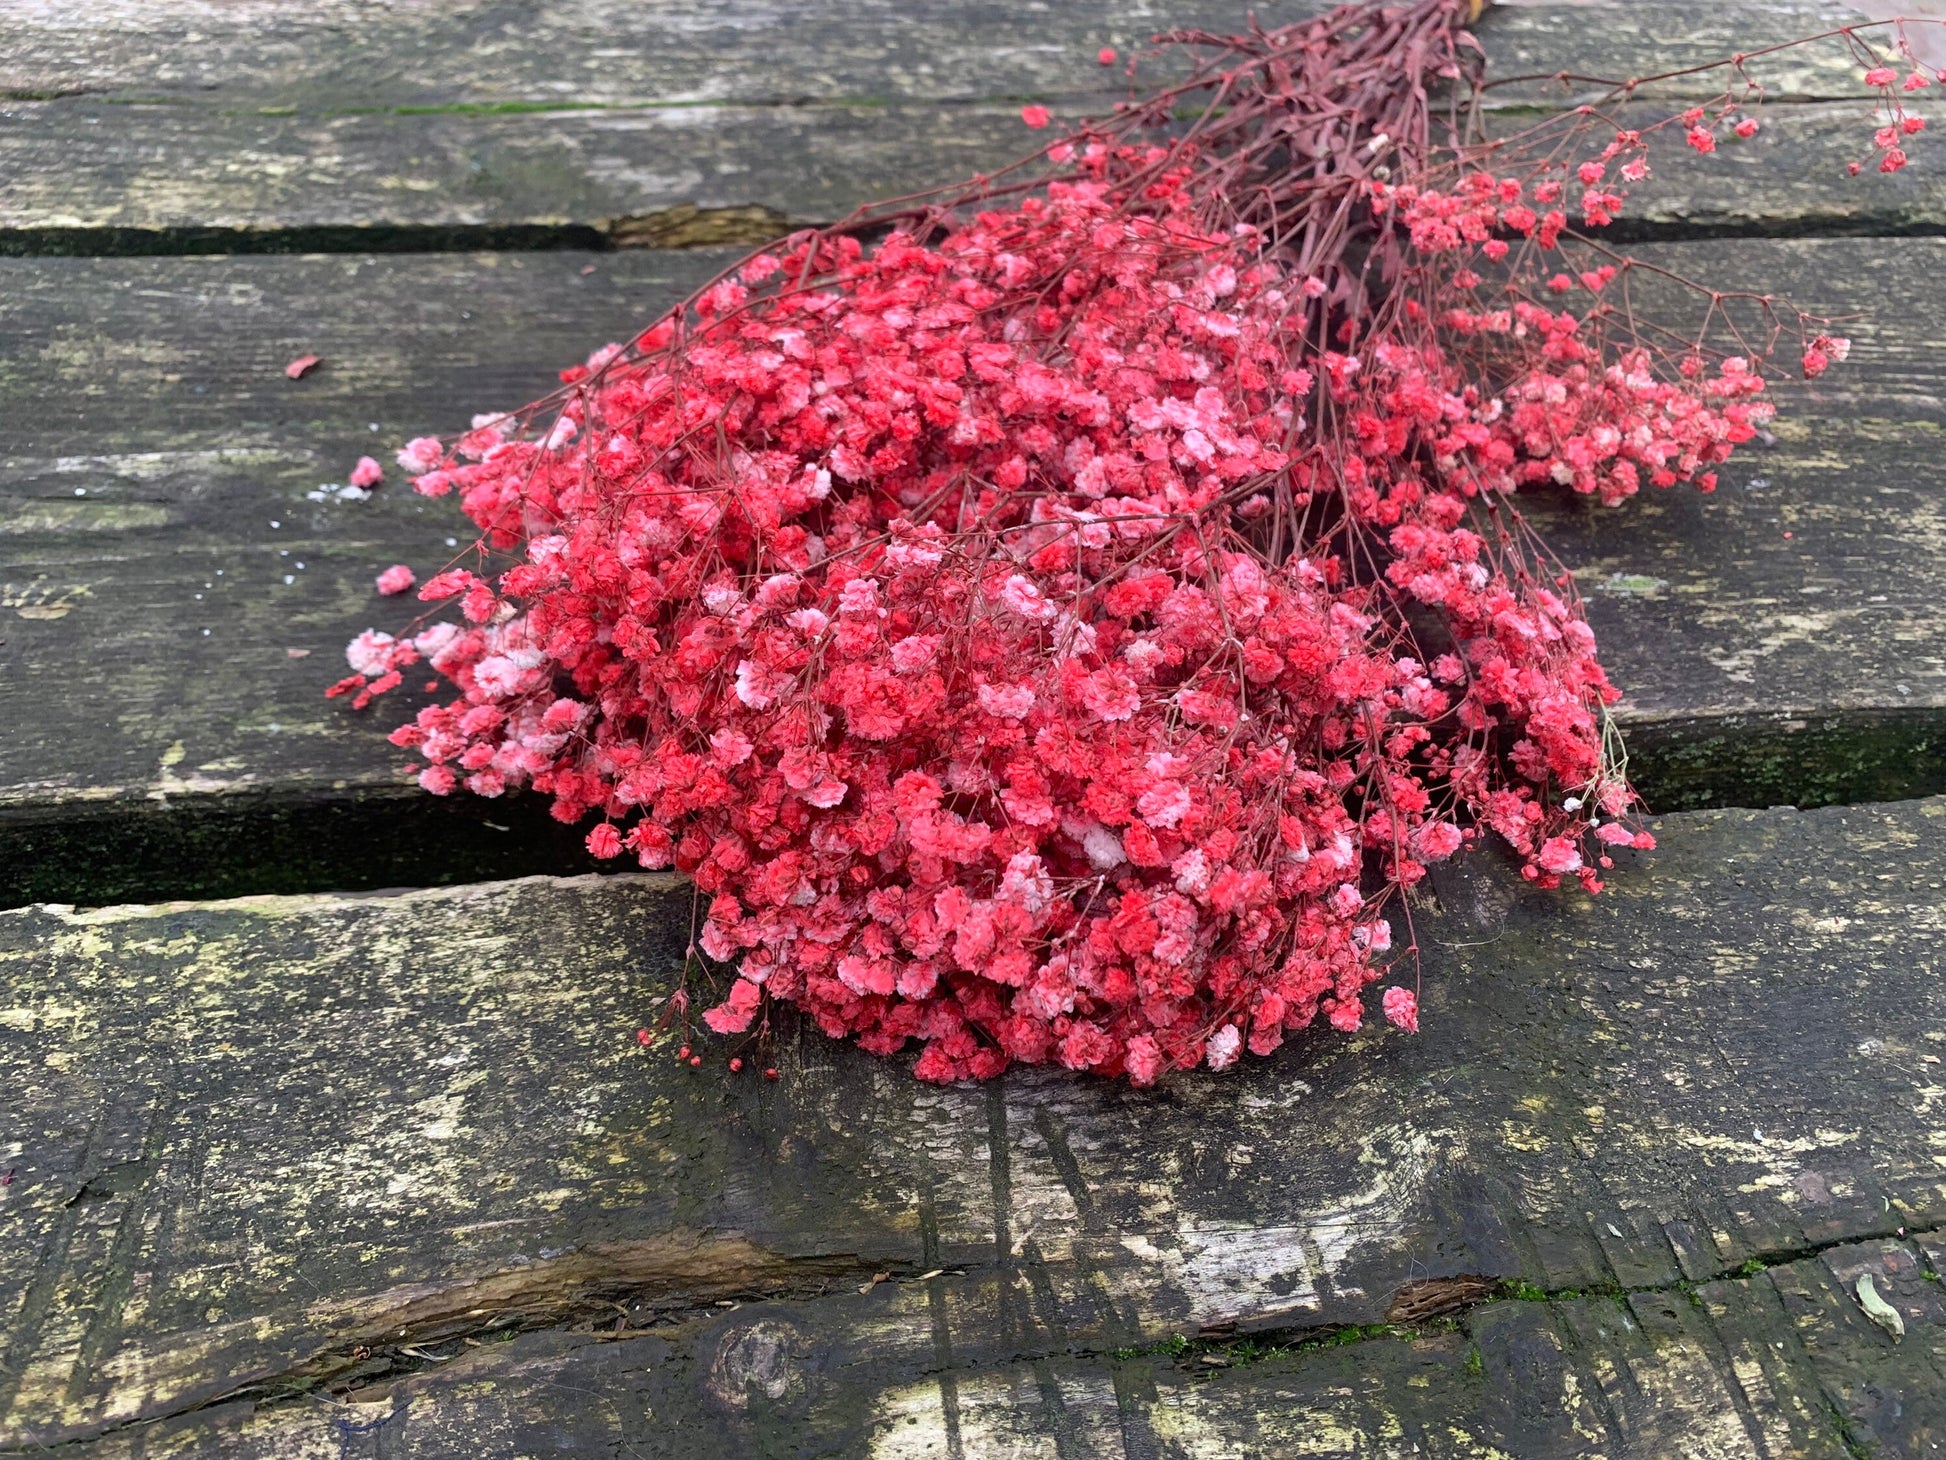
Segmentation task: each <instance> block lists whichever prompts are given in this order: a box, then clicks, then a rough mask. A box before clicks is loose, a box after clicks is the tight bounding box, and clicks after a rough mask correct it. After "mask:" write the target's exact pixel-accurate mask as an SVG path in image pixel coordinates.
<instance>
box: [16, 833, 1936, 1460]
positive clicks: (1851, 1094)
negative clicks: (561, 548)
mask: <svg viewBox="0 0 1946 1460" xmlns="http://www.w3.org/2000/svg"><path fill="white" fill-rule="evenodd" d="M1943 830H1946V801H1938V800H1934V801H1926V802H1918V803H1907V804H1904V805H1900V806H1893V807H1854V808H1831V809H1827V810H1824V811H1819V812H1809V813H1796V812H1787V811H1783V812H1769V813H1748V812H1720V813H1697V814H1691V815H1685V816H1680V817H1671V818H1666V819H1664V820H1663V821H1662V822H1660V823H1659V825H1658V835H1659V836H1660V837H1661V839H1662V843H1663V848H1662V850H1661V851H1659V852H1658V853H1656V854H1654V855H1653V856H1651V857H1647V858H1637V859H1633V865H1631V866H1629V867H1628V868H1626V869H1623V870H1622V871H1620V872H1618V874H1617V875H1616V876H1615V878H1614V879H1613V883H1612V891H1611V894H1610V895H1605V896H1603V897H1601V898H1599V899H1593V900H1590V899H1585V898H1580V897H1566V896H1558V895H1548V894H1537V893H1533V892H1531V891H1530V890H1529V889H1527V888H1526V887H1525V886H1524V884H1522V883H1520V881H1519V879H1518V878H1516V877H1513V876H1511V875H1510V869H1507V868H1504V867H1498V866H1494V865H1491V864H1489V863H1488V862H1486V861H1485V860H1476V861H1474V862H1472V863H1469V864H1466V865H1465V866H1464V867H1462V868H1461V869H1459V870H1458V871H1457V872H1456V873H1455V874H1454V875H1452V876H1448V877H1445V878H1442V880H1441V882H1440V884H1439V886H1438V887H1437V888H1436V890H1435V899H1434V901H1433V902H1432V903H1430V904H1429V905H1427V906H1425V907H1422V909H1421V913H1420V916H1421V923H1420V931H1421V937H1422V940H1423V941H1424V943H1425V946H1426V948H1427V953H1426V962H1425V968H1424V976H1425V985H1424V989H1425V1007H1426V1023H1425V1033H1424V1034H1423V1035H1421V1036H1420V1037H1418V1038H1416V1039H1408V1038H1406V1037H1404V1036H1401V1035H1398V1034H1396V1033H1395V1032H1392V1031H1389V1030H1387V1029H1385V1028H1383V1027H1382V1026H1381V1027H1379V1028H1376V1029H1368V1030H1367V1031H1365V1032H1364V1033H1362V1034H1360V1035H1358V1036H1356V1037H1354V1038H1351V1039H1345V1038H1343V1037H1341V1036H1336V1035H1332V1034H1330V1033H1329V1032H1326V1033H1325V1034H1324V1035H1322V1036H1306V1037H1303V1038H1300V1039H1299V1040H1297V1041H1295V1042H1294V1043H1293V1044H1292V1045H1290V1046H1287V1048H1286V1049H1285V1050H1284V1051H1282V1052H1280V1054H1279V1055H1278V1056H1276V1057H1274V1058H1273V1059H1271V1060H1268V1061H1263V1062H1253V1063H1252V1064H1251V1065H1250V1066H1249V1067H1247V1068H1245V1069H1243V1070H1241V1071H1238V1072H1234V1073H1232V1074H1231V1075H1229V1076H1225V1077H1220V1078H1218V1077H1186V1078H1178V1079H1174V1080H1172V1081H1171V1082H1169V1083H1168V1084H1166V1085H1165V1086H1163V1087H1161V1088H1160V1089H1158V1090H1156V1091H1153V1092H1148V1093H1143V1092H1134V1091H1130V1090H1127V1089H1125V1088H1122V1087H1119V1086H1110V1085H1107V1084H1104V1083H1101V1082H1095V1081H1087V1080H1077V1079H1075V1078H1073V1077H1071V1076H1067V1075H1062V1074H1059V1073H1052V1074H1050V1073H1047V1072H1016V1073H1014V1074H1011V1075H1009V1076H1008V1077H1006V1078H1005V1079H1003V1080H1001V1081H999V1082H996V1083H994V1084H992V1085H989V1086H985V1087H967V1088H958V1087H956V1088H947V1089H938V1088H930V1087H923V1086H919V1085H917V1084H915V1083H913V1082H912V1081H911V1080H910V1078H909V1077H908V1076H907V1075H906V1074H905V1073H904V1072H903V1071H901V1070H900V1069H898V1068H896V1067H895V1066H894V1065H893V1064H892V1063H891V1062H888V1061H885V1060H881V1059H875V1058H871V1057H867V1056H861V1055H859V1054H858V1053H857V1052H856V1051H855V1050H852V1049H849V1048H847V1047H842V1046H836V1045H832V1044H830V1043H828V1042H826V1041H824V1040H823V1039H822V1038H820V1037H818V1036H816V1035H807V1034H801V1033H798V1032H795V1031H790V1032H787V1033H786V1035H785V1037H784V1038H783V1040H782V1041H781V1044H780V1046H779V1047H778V1048H777V1050H776V1051H775V1053H774V1055H773V1056H772V1057H773V1058H774V1059H775V1062H776V1064H777V1065H778V1067H779V1069H780V1072H781V1076H782V1078H781V1079H779V1080H778V1081H776V1082H767V1081H763V1080H761V1079H744V1080H739V1079H734V1078H730V1077H728V1076H726V1074H725V1073H724V1072H723V1070H722V1069H721V1061H722V1059H723V1058H724V1056H725V1052H724V1051H722V1050H720V1049H715V1048H712V1049H710V1050H709V1051H708V1053H709V1062H708V1064H707V1066H706V1067H705V1068H704V1069H703V1070H700V1071H691V1070H689V1069H688V1068H687V1066H685V1065H682V1064H680V1063H678V1062H677V1061H675V1060H673V1059H671V1058H670V1057H669V1051H668V1049H667V1047H666V1044H665V1045H664V1046H663V1047H662V1048H660V1049H659V1050H658V1051H657V1052H655V1053H651V1054H643V1053H642V1052H640V1051H639V1050H638V1049H637V1047H636V1045H635V1042H634V1040H633V1038H632V1033H633V1029H634V1027H635V1026H636V1025H637V1024H638V1023H640V1022H644V1020H645V1019H646V1018H647V1017H648V1015H649V1013H650V1010H651V1007H652V1006H651V1002H650V1000H651V997H652V995H653V994H655V993H658V992H662V991H666V989H667V987H668V983H669V980H670V978H671V976H672V974H673V971H674V969H675V968H676V966H677V965H678V963H679V961H680V956H681V954H680V950H681V942H682V934H681V929H682V928H683V927H684V926H685V916H684V909H685V906H686V894H684V893H682V892H680V891H674V890H669V889H668V888H667V884H665V883H662V882H659V881H658V880H656V879H648V878H639V877H637V878H616V879H600V878H590V879H580V880H575V881H551V880H545V879H541V880H530V881H525V882H517V883H509V884H498V885H487V886H480V887H473V888H467V889H461V890H456V891H445V892H431V891H428V892H418V893H410V894H400V895H391V896H383V897H363V898H357V897H342V896H331V897H308V898H271V899H254V900H246V901H242V902H234V903H223V904H203V905H193V904H192V905H175V906H158V907H130V908H118V909H109V910H104V911H101V912H96V913H77V912H73V911H71V910H68V909H64V908H39V909H24V910H20V911H16V912H12V913H6V914H0V1078H4V1080H5V1081H6V1084H7V1087H8V1088H9V1090H10V1091H12V1092H14V1093H13V1094H12V1096H11V1097H10V1098H9V1100H8V1101H7V1102H6V1104H5V1106H4V1114H0V1122H4V1125H0V1150H4V1151H6V1152H8V1153H9V1154H7V1156H6V1157H5V1161H4V1166H0V1169H4V1170H5V1171H7V1172H8V1173H9V1174H10V1180H9V1183H8V1185H7V1186H6V1187H5V1188H4V1197H0V1200H4V1201H5V1203H6V1207H7V1221H6V1223H5V1224H4V1226H0V1313H4V1314H5V1318H4V1320H0V1331H4V1332H5V1334H6V1339H5V1353H4V1355H0V1361H4V1364H5V1368H4V1370H0V1448H22V1447H28V1446H33V1445H41V1444H51V1443H57V1442H62V1441H81V1442H86V1443H81V1444H78V1445H74V1446H70V1447H69V1448H70V1450H71V1452H72V1453H76V1454H80V1455H87V1456H90V1457H95V1456H123V1455H128V1456H133V1455H137V1454H140V1455H144V1456H149V1457H154V1456H160V1455H192V1454H193V1455H229V1456H246V1455H247V1456H265V1457H269V1456H280V1457H281V1456H297V1455H305V1456H309V1455H329V1454H348V1455H377V1454H383V1455H386V1456H396V1455H448V1454H457V1453H466V1454H469V1455H509V1456H511V1455H531V1454H537V1453H557V1452H564V1451H572V1452H573V1453H580V1454H615V1455H629V1454H635V1455H684V1454H696V1453H701V1452H703V1451H704V1450H707V1449H709V1448H710V1447H711V1445H712V1444H722V1443H729V1444H732V1445H734V1446H735V1447H737V1448H739V1449H741V1450H743V1451H746V1452H749V1453H763V1454H793V1453H812V1452H815V1453H821V1454H832V1453H838V1454H867V1453H869V1454H875V1455H882V1456H893V1455H921V1454H937V1455H948V1454H957V1455H972V1456H986V1455H1017V1454H1035V1455H1038V1454H1043V1453H1045V1454H1051V1455H1076V1456H1086V1455H1095V1454H1107V1455H1117V1454H1125V1455H1130V1456H1142V1455H1150V1456H1158V1455H1219V1454H1225V1455H1227V1454H1236V1453H1245V1454H1287V1453H1293V1452H1297V1453H1304V1452H1305V1451H1304V1449H1303V1447H1304V1446H1305V1445H1310V1446H1312V1447H1313V1449H1312V1450H1311V1451H1310V1453H1320V1454H1353V1453H1356V1454H1367V1453H1372V1452H1373V1451H1374V1450H1378V1451H1383V1450H1384V1449H1385V1448H1386V1447H1387V1446H1388V1445H1389V1446H1391V1447H1392V1448H1395V1449H1399V1450H1406V1449H1411V1448H1414V1447H1415V1446H1416V1447H1417V1448H1418V1449H1419V1450H1421V1451H1424V1452H1430V1453H1436V1454H1445V1453H1452V1454H1475V1453H1492V1452H1495V1451H1497V1452H1499V1453H1510V1454H1516V1455H1535V1456H1551V1455H1558V1454H1564V1453H1588V1454H1610V1455H1613V1454H1626V1455H1640V1456H1644V1457H1649V1456H1662V1455H1668V1454H1674V1453H1685V1454H1708V1455H1724V1456H1729V1455H1738V1456H1740V1455H1753V1456H1754V1455H1776V1454H1783V1453H1789V1454H1813V1455H1815V1454H1838V1453H1841V1451H1839V1450H1838V1449H1835V1448H1833V1443H1834V1441H1836V1442H1838V1443H1843V1442H1845V1441H1849V1442H1851V1443H1853V1444H1854V1445H1857V1446H1864V1445H1871V1446H1876V1447H1878V1449H1877V1453H1884V1454H1914V1455H1917V1454H1924V1453H1926V1451H1925V1443H1926V1442H1928V1441H1930V1440H1931V1439H1934V1438H1938V1437H1939V1430H1938V1426H1939V1424H1940V1422H1941V1415H1940V1412H1939V1397H1940V1395H1941V1394H1942V1393H1946V1386H1942V1382H1941V1379H1942V1370H1941V1362H1942V1352H1943V1351H1942V1329H1941V1323H1942V1319H1943V1318H1946V1308H1943V1307H1942V1303H1941V1298H1940V1288H1939V1287H1938V1286H1937V1285H1936V1284H1935V1283H1933V1282H1931V1281H1928V1279H1927V1274H1928V1273H1929V1272H1930V1273H1933V1274H1935V1275H1936V1274H1937V1271H1938V1268H1937V1265H1936V1264H1938V1263H1939V1262H1940V1261H1941V1260H1942V1257H1946V1254H1943V1253H1942V1252H1941V1250H1940V1238H1939V1235H1938V1234H1939V1232H1940V1230H1941V1228H1942V1227H1943V1226H1946V1178H1942V1176H1941V1173H1940V1169H1939V1166H1938V1162H1937V1139H1938V1103H1939V1101H1940V1099H1941V1098H1942V1089H1943V1083H1942V1081H1941V1078H1940V1070H1941V1065H1940V1059H1941V1056H1942V1054H1946V995H1943V994H1942V993H1941V989H1942V987H1946V985H1942V983H1941V981H1940V977H1939V975H1940V972H1941V969H1940V966H1939V959H1940V949H1941V947H1942V946H1946V943H1942V939H1941V932H1942V924H1941V917H1942V911H1941V910H1942V907H1946V895H1943V894H1946V851H1942V848H1946V838H1942V836H1941V832H1942V831H1943ZM1867 1268H1870V1269H1871V1270H1873V1271H1874V1273H1875V1275H1876V1277H1877V1280H1878V1286H1879V1289H1880V1291H1881V1292H1882V1293H1883V1294H1884V1295H1885V1296H1886V1297H1887V1298H1888V1299H1889V1300H1890V1301H1892V1302H1893V1303H1895V1304H1896V1305H1897V1306H1898V1307H1899V1308H1900V1310H1901V1312H1902V1314H1903V1315H1904V1317H1905V1321H1906V1325H1907V1334H1906V1337H1905V1338H1904V1339H1903V1340H1902V1341H1901V1342H1900V1343H1899V1344H1898V1345H1896V1346H1895V1345H1894V1344H1893V1342H1892V1340H1891V1339H1890V1337H1889V1335H1886V1334H1884V1333H1882V1332H1880V1330H1878V1329H1877V1328H1874V1327H1873V1326H1872V1325H1871V1323H1870V1322H1869V1321H1868V1320H1867V1319H1866V1318H1865V1317H1864V1315H1863V1313H1862V1311H1861V1310H1860V1309H1859V1307H1858V1305H1857V1302H1856V1299H1855V1297H1854V1296H1853V1292H1854V1290H1855V1285H1856V1278H1857V1275H1858V1273H1859V1272H1861V1271H1863V1270H1865V1269H1867ZM881 1273H882V1274H886V1275H888V1276H887V1280H884V1281H880V1282H877V1283H873V1282H872V1279H873V1277H874V1276H875V1275H877V1274H881ZM1463 1276H1464V1277H1467V1278H1469V1279H1471V1281H1469V1282H1467V1283H1461V1284H1457V1285H1456V1287H1455V1291H1457V1292H1458V1293H1459V1295H1460V1296H1459V1298H1458V1300H1457V1303H1456V1306H1458V1307H1459V1308H1460V1309H1461V1311H1460V1312H1459V1314H1458V1316H1457V1320H1456V1322H1457V1324H1458V1326H1457V1327H1452V1326H1449V1325H1446V1324H1442V1323H1441V1322H1440V1321H1439V1320H1438V1316H1437V1315H1438V1313H1439V1309H1440V1306H1441V1305H1440V1304H1439V1303H1438V1302H1436V1301H1429V1300H1428V1296H1427V1294H1428V1289H1427V1287H1426V1284H1427V1283H1428V1282H1429V1280H1443V1279H1454V1278H1459V1277H1463ZM1503 1283H1506V1284H1513V1283H1519V1284H1526V1285H1529V1286H1527V1287H1525V1288H1522V1289H1520V1293H1521V1294H1522V1295H1524V1297H1525V1298H1526V1299H1528V1301H1521V1300H1519V1299H1513V1300H1505V1299H1503V1300H1498V1301H1495V1300H1493V1299H1491V1298H1490V1297H1489V1298H1488V1300H1487V1301H1486V1302H1484V1303H1483V1302H1482V1301H1481V1298H1482V1296H1483V1294H1491V1293H1493V1292H1495V1291H1497V1290H1498V1289H1497V1285H1499V1284H1503ZM861 1288H864V1289H865V1291H863V1292H861V1291H859V1290H860V1289H861ZM1692 1297H1693V1302H1692ZM1542 1299H1545V1300H1546V1301H1540V1300H1542ZM1415 1305H1416V1306H1415ZM1402 1312H1410V1313H1412V1314H1413V1315H1414V1316H1415V1317H1416V1319H1417V1320H1418V1321H1417V1322H1416V1323H1414V1324H1413V1325H1411V1326H1409V1327H1408V1328H1406V1329H1403V1330H1401V1331H1400V1332H1399V1333H1396V1334H1391V1335H1386V1334H1368V1335H1367V1334H1359V1333H1350V1334H1347V1333H1345V1332H1344V1331H1343V1326H1344V1325H1348V1324H1374V1323H1382V1322H1383V1321H1384V1320H1385V1319H1386V1317H1387V1315H1388V1314H1398V1313H1402ZM522 1331H526V1336H524V1337H512V1338H510V1335H515V1334H518V1333H521V1332H522ZM1334 1333H1335V1334H1336V1335H1337V1337H1338V1339H1339V1340H1340V1341H1344V1340H1345V1339H1347V1338H1361V1337H1362V1338H1363V1341H1362V1342H1358V1343H1357V1344H1356V1345H1355V1347H1350V1348H1341V1349H1336V1350H1322V1349H1318V1348H1317V1347H1316V1344H1317V1342H1318V1341H1319V1340H1320V1339H1323V1338H1327V1337H1330V1336H1331V1335H1333V1334H1334ZM1178 1334H1181V1335H1187V1336H1188V1337H1189V1338H1191V1339H1192V1340H1194V1339H1196V1338H1197V1337H1198V1335H1206V1336H1208V1337H1209V1338H1210V1340H1211V1341H1209V1342H1204V1343H1199V1344H1194V1345H1192V1346H1191V1348H1190V1349H1189V1351H1188V1352H1184V1353H1180V1354H1176V1355H1172V1354H1171V1352H1170V1350H1171V1349H1172V1348H1174V1347H1176V1346H1175V1345H1171V1344H1169V1342H1168V1341H1169V1340H1170V1339H1171V1337H1172V1335H1178ZM467 1338H473V1339H475V1340H477V1342H478V1346H474V1345H468V1344H467V1343H466V1342H465V1340H466V1339H467ZM1242 1340H1248V1346H1246V1345H1245V1344H1244V1343H1242V1342H1240V1341H1242ZM1305 1345H1310V1346H1309V1347H1306V1346H1305ZM1158 1346H1160V1347H1158ZM1278 1347H1281V1348H1285V1349H1288V1350H1289V1351H1288V1352H1282V1353H1273V1354H1271V1355H1269V1356H1268V1357H1266V1356H1265V1355H1264V1353H1263V1350H1264V1349H1265V1348H1278ZM1470 1350H1477V1351H1478V1354H1479V1357H1478V1358H1474V1357H1471V1356H1470V1353H1469V1351H1470ZM1178 1359H1179V1360H1180V1361H1182V1362H1184V1363H1186V1364H1187V1365H1188V1367H1189V1368H1191V1369H1193V1370H1196V1371H1199V1372H1201V1371H1207V1370H1210V1369H1212V1368H1215V1367H1217V1366H1218V1365H1221V1364H1224V1363H1228V1364H1232V1365H1235V1367H1234V1368H1233V1369H1226V1370H1224V1371H1223V1372H1221V1373H1220V1374H1219V1375H1218V1377H1217V1378H1216V1379H1214V1380H1212V1381H1210V1382H1208V1383H1202V1384H1198V1383H1191V1382H1189V1379H1188V1376H1187V1375H1186V1374H1184V1373H1183V1372H1181V1371H1180V1370H1179V1369H1177V1368H1175V1367H1173V1362H1174V1361H1175V1360H1178ZM1206 1359H1208V1360H1213V1361H1214V1362H1213V1363H1212V1362H1205V1360H1206ZM1252 1360H1257V1361H1256V1362H1252ZM1692 1429H1693V1431H1694V1432H1695V1433H1696V1434H1698V1435H1706V1436H1707V1437H1708V1438H1707V1441H1705V1440H1702V1439H1698V1440H1696V1441H1695V1442H1694V1444H1693V1445H1691V1444H1690V1442H1689V1441H1686V1440H1684V1439H1683V1436H1684V1435H1685V1434H1688V1433H1691V1431H1692ZM955 1435H956V1436H957V1438H956V1439H955V1438H954V1437H955ZM1577 1435H1578V1436H1579V1439H1577V1438H1576V1437H1577ZM711 1437H719V1438H716V1439H712V1438H711ZM721 1437H727V1438H721ZM1307 1437H1308V1438H1307ZM1766 1437H1768V1438H1766ZM469 1441H470V1443H469ZM1785 1441H1789V1443H1785ZM340 1445H342V1446H343V1447H344V1448H342V1449H340V1448H338V1447H339V1446H340ZM1853 1453H1856V1451H1855V1450H1854V1452H1853Z"/></svg>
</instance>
